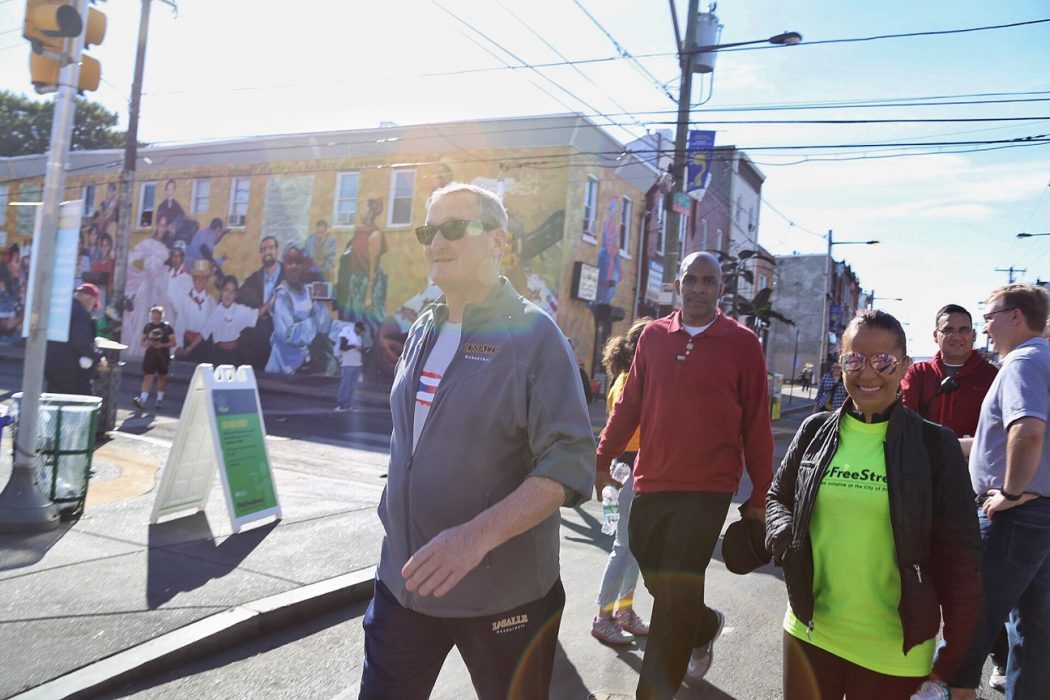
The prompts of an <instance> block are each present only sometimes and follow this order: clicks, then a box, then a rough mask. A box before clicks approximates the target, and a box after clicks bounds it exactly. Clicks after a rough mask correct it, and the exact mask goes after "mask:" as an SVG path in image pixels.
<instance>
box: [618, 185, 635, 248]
mask: <svg viewBox="0 0 1050 700" xmlns="http://www.w3.org/2000/svg"><path fill="white" fill-rule="evenodd" d="M632 219H634V202H633V201H632V200H631V198H630V197H628V196H627V195H624V196H623V197H621V198H620V257H621V258H627V259H628V260H630V258H631V221H632Z"/></svg>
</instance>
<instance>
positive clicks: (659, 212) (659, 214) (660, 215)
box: [656, 195, 667, 255]
mask: <svg viewBox="0 0 1050 700" xmlns="http://www.w3.org/2000/svg"><path fill="white" fill-rule="evenodd" d="M666 238H667V214H666V212H664V198H663V195H658V196H657V198H656V254H657V255H663V254H664V240H665V239H666Z"/></svg>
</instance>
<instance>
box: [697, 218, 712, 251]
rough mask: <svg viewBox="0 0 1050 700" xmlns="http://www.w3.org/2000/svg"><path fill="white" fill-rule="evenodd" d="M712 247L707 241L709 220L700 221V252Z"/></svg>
mask: <svg viewBox="0 0 1050 700" xmlns="http://www.w3.org/2000/svg"><path fill="white" fill-rule="evenodd" d="M709 247H710V243H708V241H707V219H701V220H700V248H699V250H707V249H708V248H709Z"/></svg>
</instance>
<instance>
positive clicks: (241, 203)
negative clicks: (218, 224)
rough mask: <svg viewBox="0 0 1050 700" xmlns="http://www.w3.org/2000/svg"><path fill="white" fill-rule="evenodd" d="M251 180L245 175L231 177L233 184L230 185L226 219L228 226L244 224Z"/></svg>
mask: <svg viewBox="0 0 1050 700" xmlns="http://www.w3.org/2000/svg"><path fill="white" fill-rule="evenodd" d="M251 185H252V181H251V180H249V179H248V178H246V177H235V178H233V186H232V187H230V214H229V218H228V219H227V222H226V223H227V225H229V226H244V224H245V222H247V220H248V195H249V194H251Z"/></svg>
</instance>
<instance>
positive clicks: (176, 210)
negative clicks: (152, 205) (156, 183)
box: [157, 180, 186, 239]
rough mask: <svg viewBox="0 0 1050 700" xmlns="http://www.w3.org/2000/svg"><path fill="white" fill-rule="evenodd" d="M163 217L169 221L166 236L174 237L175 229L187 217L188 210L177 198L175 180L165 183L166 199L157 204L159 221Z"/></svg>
mask: <svg viewBox="0 0 1050 700" xmlns="http://www.w3.org/2000/svg"><path fill="white" fill-rule="evenodd" d="M161 217H163V218H164V220H165V222H166V223H167V228H166V230H165V236H170V237H172V239H174V236H175V229H176V228H177V227H178V225H179V223H180V222H181V221H182V220H183V219H185V218H186V210H185V209H183V208H182V205H181V204H179V202H178V200H177V199H175V181H174V180H168V181H167V182H166V183H164V200H163V201H162V202H161V203H160V204H158V205H157V221H160V219H161Z"/></svg>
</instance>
